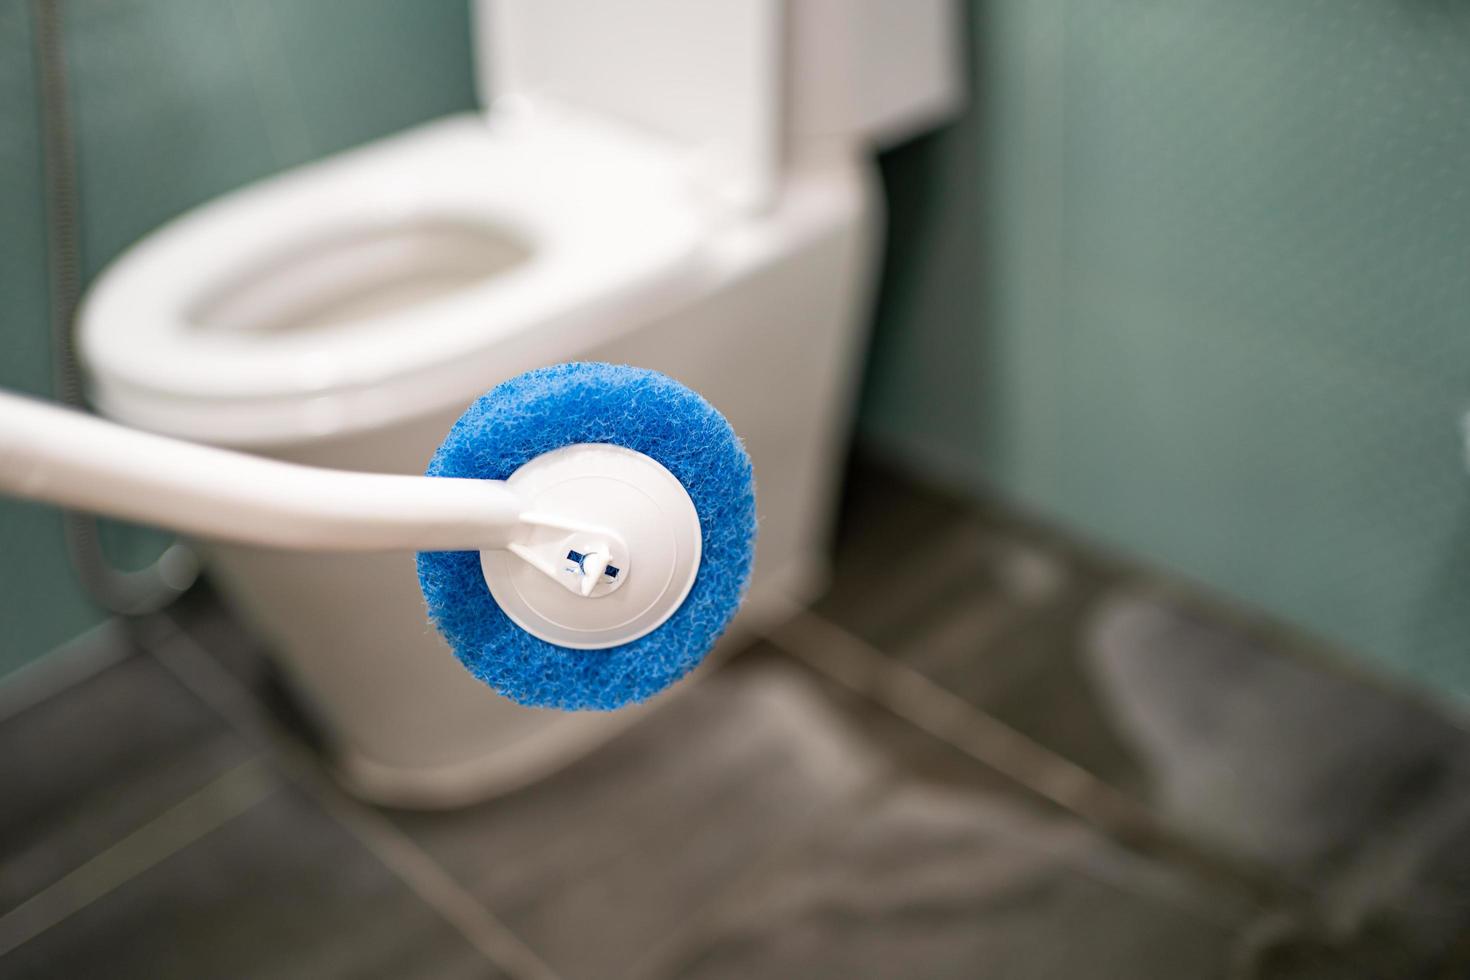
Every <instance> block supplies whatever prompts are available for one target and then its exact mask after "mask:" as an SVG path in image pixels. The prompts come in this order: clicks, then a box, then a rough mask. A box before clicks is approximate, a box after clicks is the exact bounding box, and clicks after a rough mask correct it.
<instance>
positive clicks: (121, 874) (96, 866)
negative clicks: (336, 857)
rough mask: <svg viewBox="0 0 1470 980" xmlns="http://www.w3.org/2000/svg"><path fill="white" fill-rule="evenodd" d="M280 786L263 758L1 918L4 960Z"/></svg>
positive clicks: (213, 783) (202, 791)
mask: <svg viewBox="0 0 1470 980" xmlns="http://www.w3.org/2000/svg"><path fill="white" fill-rule="evenodd" d="M279 786H280V783H279V781H278V779H277V778H276V776H275V774H274V773H272V772H271V771H270V769H269V768H268V767H267V765H266V763H265V761H264V760H263V759H262V758H261V757H260V756H259V755H256V756H254V757H252V758H250V759H248V760H246V761H245V762H242V763H240V764H239V765H237V766H235V767H234V768H233V769H230V770H229V771H227V772H225V773H223V774H222V775H220V776H218V777H217V778H215V779H213V780H211V781H210V782H209V783H208V784H206V785H205V786H202V787H200V788H199V789H197V790H195V791H194V792H193V793H191V794H189V795H188V796H187V797H185V798H184V799H182V800H180V801H179V802H177V803H175V804H174V805H173V806H171V807H169V808H168V809H166V810H164V811H163V812H162V813H160V814H158V815H157V816H155V817H154V818H152V819H151V820H149V821H148V822H147V823H144V824H143V825H142V826H140V827H138V828H137V829H135V830H133V831H132V832H131V833H129V834H128V835H127V836H126V837H123V838H122V839H121V840H119V841H117V842H116V843H114V844H112V845H110V846H109V847H107V848H105V849H104V850H103V851H101V852H100V853H98V854H96V855H93V856H92V857H91V858H89V859H88V860H87V861H86V862H84V863H83V864H82V865H81V866H80V867H77V868H75V869H73V870H72V871H69V872H68V873H67V874H65V875H63V876H62V877H61V878H60V879H58V880H57V881H55V882H53V883H52V884H50V885H47V886H46V887H45V888H43V889H41V890H40V891H39V892H37V893H36V894H34V895H32V896H31V897H30V898H28V899H26V900H25V901H24V902H22V903H21V904H20V905H18V906H16V907H15V908H14V909H12V910H10V911H9V912H7V913H5V915H3V916H0V956H4V955H5V954H7V953H10V952H12V951H13V950H15V949H17V948H19V947H20V946H22V945H24V944H25V943H27V942H29V941H31V940H32V939H35V938H36V937H37V936H39V935H41V934H42V933H44V932H45V931H47V930H48V929H51V928H52V927H53V926H56V925H59V924H60V923H62V922H63V921H65V920H66V919H68V918H70V917H71V916H72V915H74V914H76V913H77V912H80V911H82V910H83V909H85V908H86V907H87V906H89V905H91V904H92V903H93V902H96V901H97V900H99V899H101V898H104V897H105V896H107V895H108V894H110V893H112V892H113V891H116V890H117V889H118V888H121V887H122V886H123V885H126V884H127V883H128V882H129V881H132V880H133V879H134V878H137V877H138V876H139V875H141V874H143V873H145V872H147V871H148V870H150V869H151V868H154V867H156V866H158V865H159V864H162V863H163V862H164V861H166V860H168V859H169V858H170V857H172V856H174V855H175V854H177V853H179V852H180V851H182V850H184V848H186V847H188V846H189V845H190V844H193V843H195V842H196V841H198V840H200V839H201V838H203V837H205V836H207V835H208V834H210V833H211V832H213V831H215V830H218V829H219V828H220V827H223V826H224V825H225V824H227V823H229V822H230V821H232V820H234V819H235V818H236V817H238V816H240V815H242V814H244V813H246V812H247V811H249V810H250V809H251V808H253V807H254V806H256V805H257V804H259V803H260V802H262V801H263V800H265V799H266V798H267V797H269V796H270V795H271V793H273V792H274V791H275V790H276V789H277V788H278V787H279Z"/></svg>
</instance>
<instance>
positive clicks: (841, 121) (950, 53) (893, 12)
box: [783, 0, 966, 148]
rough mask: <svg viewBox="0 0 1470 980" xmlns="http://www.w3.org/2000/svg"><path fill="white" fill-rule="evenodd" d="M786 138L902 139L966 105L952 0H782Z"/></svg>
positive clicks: (958, 17)
mask: <svg viewBox="0 0 1470 980" xmlns="http://www.w3.org/2000/svg"><path fill="white" fill-rule="evenodd" d="M786 7H787V10H786V33H787V37H788V38H789V40H788V44H787V48H786V78H785V81H784V86H783V87H784V91H785V93H786V99H785V102H786V127H787V131H788V133H789V134H790V137H791V138H795V139H802V138H807V137H818V138H821V137H847V138H850V139H853V140H856V141H861V142H864V143H866V144H868V145H870V146H874V147H878V148H881V147H885V146H890V145H892V144H894V143H899V142H902V141H903V140H906V139H908V138H910V137H911V136H915V135H917V134H919V133H921V132H923V131H925V130H927V129H931V128H933V127H935V126H937V125H939V124H940V123H942V122H945V121H947V120H948V119H950V118H953V117H954V116H956V115H958V114H959V112H960V111H961V109H963V107H964V100H965V88H966V86H965V78H964V24H963V17H962V12H961V10H960V8H959V4H958V3H957V2H956V0H787V3H786Z"/></svg>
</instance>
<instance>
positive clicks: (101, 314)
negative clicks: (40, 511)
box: [78, 109, 705, 445]
mask: <svg viewBox="0 0 1470 980" xmlns="http://www.w3.org/2000/svg"><path fill="white" fill-rule="evenodd" d="M703 220H705V219H704V218H702V217H701V207H700V204H699V201H698V195H697V193H696V192H695V191H694V190H693V189H692V188H691V186H690V181H689V180H688V179H687V177H686V175H685V167H684V161H683V160H681V157H680V153H679V152H678V150H677V149H676V148H675V147H673V146H670V145H667V144H662V143H659V142H657V141H656V140H654V139H652V138H650V137H648V136H646V135H644V134H640V133H635V132H631V131H627V130H624V129H622V128H620V127H618V126H616V124H611V123H609V122H606V121H603V120H597V119H590V118H578V117H575V116H570V115H565V114H552V113H549V112H548V111H546V110H544V109H543V110H541V111H540V112H538V113H537V114H536V115H535V116H524V117H523V116H517V115H515V114H510V113H496V114H494V115H492V117H491V119H490V120H489V121H487V119H486V118H485V117H483V116H463V117H454V118H450V119H445V120H440V121H438V122H435V123H430V124H428V125H427V126H424V127H419V128H418V129H415V130H410V131H407V132H404V133H401V134H398V135H395V136H393V137H390V138H388V139H385V140H382V141H379V142H377V143H373V144H370V145H368V146H365V147H362V148H360V149H358V150H354V151H350V152H348V153H344V154H340V155H338V156H336V157H332V158H330V159H328V160H325V161H322V162H320V163H317V164H313V165H309V166H306V167H302V168H299V169H297V170H293V171H290V172H288V173H286V174H283V175H281V176H279V177H276V178H274V179H272V180H269V181H266V182H264V183H261V184H258V185H255V186H252V187H249V188H246V189H244V190H241V191H237V192H235V193H233V194H230V195H227V196H226V197H223V198H220V199H218V200H217V201H215V202H213V203H211V204H209V205H206V206H205V207H202V208H200V209H197V210H195V211H192V212H190V213H188V214H186V215H184V216H182V217H181V218H179V219H177V220H175V221H174V222H173V223H172V224H170V225H168V226H166V227H165V228H163V229H162V230H160V231H159V232H158V233H156V234H155V235H152V236H150V237H149V238H148V239H146V240H145V241H144V242H142V243H141V244H139V245H138V246H136V247H134V248H133V249H132V250H130V251H129V252H128V253H126V254H125V255H124V256H123V257H122V258H121V259H119V260H118V261H117V262H116V263H114V265H113V266H111V267H110V268H109V269H108V270H107V271H106V272H104V274H103V275H102V277H101V278H100V279H99V281H98V282H97V283H96V284H95V285H94V287H93V288H92V290H91V292H90V294H89V296H88V298H87V301H86V303H85V304H84V306H83V308H82V310H81V311H80V316H79V321H78V331H79V346H80V350H81V353H82V356H83V359H84V362H85V363H86V365H87V366H88V368H89V370H90V374H91V378H92V394H93V398H94V400H95V401H96V402H97V404H98V406H99V407H100V408H101V409H102V410H103V411H104V412H106V413H107V414H109V415H111V416H113V417H116V418H118V419H121V420H123V421H125V422H129V423H131V424H134V425H138V426H141V427H144V428H149V429H153V430H156V431H163V432H168V433H170V434H174V435H179V436H183V437H186V438H194V439H200V440H204V441H209V442H216V443H226V444H233V445H269V444H273V443H284V442H291V441H296V440H300V439H302V438H312V437H325V436H330V435H335V434H339V433H343V432H347V431H354V430H357V429H362V428H369V427H373V426H378V425H381V424H383V423H384V422H386V421H392V420H394V419H399V418H411V417H413V416H415V415H419V414H424V413H428V412H431V411H436V410H440V409H444V408H447V407H451V406H455V405H462V404H465V403H467V402H468V401H469V400H471V399H473V398H474V397H476V396H477V395H479V394H480V393H482V392H483V391H485V390H486V389H488V388H489V387H491V386H493V385H494V384H495V383H497V382H499V381H500V380H503V379H504V378H506V377H509V376H510V375H513V374H515V373H518V372H519V371H521V370H523V369H525V368H527V367H531V366H534V365H536V364H539V363H544V362H546V361H549V360H554V359H557V358H558V356H559V353H560V355H564V354H565V352H566V351H567V350H575V349H578V346H579V345H578V337H579V336H584V335H585V336H586V337H588V338H589V339H591V338H595V337H602V336H606V335H608V333H609V332H610V331H615V330H616V329H617V328H618V326H619V324H622V323H625V322H626V323H627V324H629V325H630V326H631V325H635V324H637V323H639V322H645V321H646V320H647V319H648V318H649V317H651V316H655V315H657V314H658V313H659V312H661V311H664V310H668V309H671V308H672V307H673V306H675V305H677V304H678V303H679V302H680V301H681V300H682V299H683V298H685V297H687V296H689V295H691V293H692V291H694V290H695V289H697V287H698V280H699V274H700V265H699V263H698V262H697V261H696V260H697V259H698V249H697V245H698V243H699V242H700V241H701V238H702V236H701V235H700V225H701V222H702V221H703ZM413 261H420V262H428V263H430V264H431V265H432V264H434V263H440V264H443V265H444V266H445V267H446V268H447V269H448V270H449V272H450V273H452V274H453V275H451V276H450V277H449V280H446V281H448V285H447V286H446V285H445V282H441V281H438V280H434V279H433V278H432V277H430V278H429V279H426V280H424V282H420V281H418V280H412V281H409V280H405V282H406V283H407V285H405V286H403V287H402V288H404V289H407V290H409V291H410V292H412V291H413V290H418V291H419V293H420V294H415V295H412V296H410V297H409V298H404V297H402V296H398V297H396V298H395V296H394V295H392V290H391V289H386V290H383V292H384V295H383V296H382V297H376V298H375V300H374V301H375V302H377V303H378V306H379V307H380V308H378V309H373V308H354V306H353V304H354V302H356V299H357V293H358V292H360V290H359V288H358V287H359V286H360V285H361V284H359V283H357V282H356V281H355V280H354V278H353V277H354V276H362V277H363V278H364V280H367V279H370V278H371V277H372V276H373V275H376V274H377V272H383V273H384V274H385V275H391V274H392V273H393V272H394V269H395V268H397V266H398V265H402V264H404V263H409V264H411V263H412V262H413ZM476 263H480V264H481V265H482V266H483V268H480V267H479V266H476ZM425 268H426V269H428V271H431V272H437V271H439V270H438V267H437V266H434V268H432V269H429V267H428V266H426V267H425ZM242 270H245V272H244V273H243V274H242ZM364 270H367V272H366V274H365V275H364ZM421 271H422V270H421ZM411 272H412V270H411V269H410V273H411ZM481 272H483V273H484V274H483V275H479V273H481ZM454 275H457V276H458V277H459V279H457V280H456V279H454V278H453V276H454ZM440 279H444V277H443V276H441V277H440ZM425 283H427V286H425ZM369 285H371V283H369ZM428 287H432V288H431V289H429V293H428V294H427V295H423V294H421V293H422V291H423V289H425V288H428ZM395 288H397V287H395ZM312 290H318V291H320V292H322V293H323V294H324V295H330V296H335V297H336V299H337V300H340V301H342V302H341V303H339V306H340V307H341V308H339V309H337V310H336V312H335V314H334V315H332V316H325V317H323V316H316V315H315V314H313V312H312V309H311V306H312V302H313V301H314V297H313V295H312V294H311V293H312ZM334 291H335V292H334ZM293 304H294V307H293ZM358 306H359V307H360V306H361V304H360V303H359V304H358ZM283 311H284V313H283ZM283 316H284V320H283ZM293 316H294V317H295V321H294V322H291V321H292V317H293ZM314 316H315V320H314V319H313V317H314ZM283 323H284V325H283ZM558 352H559V353H558Z"/></svg>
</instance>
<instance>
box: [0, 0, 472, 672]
mask: <svg viewBox="0 0 1470 980" xmlns="http://www.w3.org/2000/svg"><path fill="white" fill-rule="evenodd" d="M65 10H66V21H65V35H66V39H67V58H68V67H69V70H70V73H71V93H72V111H73V115H74V122H75V126H76V131H77V143H78V164H79V172H80V183H81V194H82V206H81V218H82V233H83V247H84V250H85V268H86V271H87V273H88V274H89V275H90V274H92V273H95V272H96V271H97V270H98V269H100V268H101V267H102V266H103V265H104V264H106V263H107V262H108V261H109V260H110V259H111V258H113V257H114V256H115V255H116V254H117V253H118V252H119V251H121V250H122V249H123V248H125V247H127V245H129V244H130V243H131V242H133V241H135V240H136V239H137V238H139V237H140V236H142V235H144V234H146V233H147V232H149V231H150V230H152V229H153V228H155V227H157V226H158V225H159V224H160V223H162V222H163V221H165V220H167V219H169V218H171V217H173V216H174V215H176V214H178V213H179V212H181V211H183V210H185V209H186V208H188V207H190V206H192V205H195V204H198V203H200V202H202V201H204V200H207V199H208V198H210V197H213V196H215V195H217V194H219V193H221V192H223V191H227V190H229V189H231V188H233V187H237V186H239V185H241V184H244V183H247V182H249V181H251V180H254V179H256V178H259V177H261V176H264V175H266V174H269V173H272V172H274V171H277V170H280V169H282V168H285V167H289V166H291V165H293V164H298V163H301V162H303V161H306V160H310V159H313V158H315V157H320V156H323V155H326V154H329V153H332V152H334V151H336V150H340V149H343V148H345V147H348V146H351V145H353V144H356V143H361V142H364V141H366V140H370V139H373V138H374V137H377V136H381V135H384V134H386V133H389V132H392V131H394V130H397V129H401V128H403V127H405V126H409V125H412V124H414V123H416V122H419V121H422V120H425V119H431V118H433V117H435V116H439V115H444V114H446V113H450V112H457V111H461V110H464V109H468V108H470V107H471V106H473V104H474V93H473V82H472V67H471V55H470V45H469V24H468V11H467V4H466V3H465V0H413V2H405V0H310V2H297V0H69V2H68V3H67V4H66V6H65ZM31 31H32V24H31V20H30V4H29V3H25V2H21V0H11V2H8V3H4V4H0V91H3V92H5V94H6V96H7V97H6V98H5V99H3V100H0V296H3V297H4V300H5V302H4V304H3V306H0V386H3V387H5V388H10V389H18V390H22V391H28V392H34V393H38V394H40V393H44V392H45V391H46V390H47V387H48V383H49V377H50V366H49V354H48V345H49V341H48V339H47V338H48V334H47V326H46V317H47V298H46V278H45V263H44V255H45V252H44V241H45V239H44V235H45V224H44V221H45V216H44V214H43V211H42V205H41V202H42V192H41V169H40V167H41V161H40V148H39V140H38V131H37V117H36V98H35V81H34V79H35V68H34V63H33V60H32V33H31ZM60 535H61V531H60V522H59V520H58V518H57V515H56V514H55V513H54V512H52V511H51V510H50V509H48V508H44V507H39V506H32V505H25V504H16V503H13V502H7V501H0V556H3V557H0V674H3V673H5V672H6V671H8V670H10V669H12V668H14V667H16V666H19V665H20V664H22V663H24V662H26V661H27V660H29V659H31V658H33V657H35V656H36V655H37V654H39V653H42V652H44V651H45V650H47V649H49V648H51V647H53V646H55V645H56V644H57V643H60V642H62V641H64V640H66V639H67V638H69V637H71V636H74V635H75V634H77V633H78V632H80V631H81V630H82V629H84V628H86V627H87V626H88V625H90V624H91V623H93V622H95V621H96V620H97V619H98V618H100V614H99V613H98V612H97V611H96V610H94V609H93V608H92V607H91V606H90V605H89V604H88V603H87V601H86V600H85V598H84V597H83V596H82V595H81V593H80V591H79V589H78V588H77V586H76V585H75V582H74V579H73V577H72V575H71V573H70V571H69V570H68V568H67V566H66V561H65V556H64V554H63V552H62V550H61V544H60V542H61V537H60ZM109 539H110V540H109V544H110V545H111V546H112V548H113V550H114V551H115V552H116V553H117V555H118V557H119V558H120V559H121V560H123V561H125V562H132V563H134V564H136V563H139V562H142V561H145V560H147V558H148V557H149V553H150V551H151V550H152V549H154V548H156V540H155V539H154V538H153V537H152V536H150V535H145V534H141V533H138V532H131V531H126V530H124V531H120V532H115V533H113V534H111V535H109Z"/></svg>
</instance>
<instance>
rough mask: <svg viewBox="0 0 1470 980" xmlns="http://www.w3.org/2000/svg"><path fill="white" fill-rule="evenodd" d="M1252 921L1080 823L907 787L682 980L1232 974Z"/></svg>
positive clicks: (733, 928)
mask: <svg viewBox="0 0 1470 980" xmlns="http://www.w3.org/2000/svg"><path fill="white" fill-rule="evenodd" d="M1246 911H1247V910H1245V909H1240V908H1236V909H1231V910H1226V909H1225V908H1223V907H1222V906H1221V905H1220V904H1219V903H1218V902H1217V901H1215V900H1214V899H1213V898H1210V899H1205V898H1204V897H1203V896H1200V895H1198V894H1196V893H1195V891H1194V886H1193V885H1192V884H1191V883H1189V882H1186V881H1184V880H1182V879H1179V878H1176V877H1174V876H1172V875H1171V874H1170V873H1168V872H1167V871H1164V870H1162V869H1160V868H1159V867H1157V866H1153V865H1150V864H1148V863H1146V862H1143V861H1141V860H1139V859H1137V858H1133V857H1130V856H1129V855H1127V854H1126V853H1124V852H1122V851H1120V850H1119V849H1117V848H1116V847H1115V846H1114V845H1112V844H1110V843H1109V842H1107V841H1106V840H1104V839H1102V838H1100V837H1098V836H1097V835H1095V834H1093V833H1091V832H1089V831H1087V830H1086V829H1084V828H1083V827H1081V826H1080V825H1078V824H1077V823H1076V822H1075V821H1070V820H1066V819H1060V818H1055V817H1047V816H1043V815H1041V814H1039V813H1037V812H1035V811H1031V810H1025V809H1019V808H1017V807H1016V806H1015V805H1014V804H1012V803H1009V802H1005V801H1002V800H999V799H998V798H996V797H994V796H991V795H986V794H979V793H973V792H957V791H954V790H936V789H934V788H932V787H927V786H923V785H913V784H910V785H906V786H903V787H900V788H898V789H896V790H895V791H894V792H892V793H890V794H888V795H887V796H885V797H884V798H883V799H881V800H880V801H879V802H877V803H876V805H874V806H873V807H871V808H870V809H868V810H866V811H863V812H861V813H859V814H856V815H854V819H853V820H852V821H851V822H850V824H849V826H848V827H847V828H846V830H845V832H844V833H841V834H836V835H833V836H831V837H827V838H824V839H823V840H821V841H820V842H819V843H818V844H817V845H816V846H814V847H813V848H811V849H810V850H809V851H808V852H807V853H806V854H804V855H803V856H802V857H801V858H800V859H799V860H797V861H793V862H791V863H789V864H788V865H786V866H784V867H782V868H781V869H780V870H779V871H778V872H776V873H774V874H772V875H771V876H769V877H768V878H767V879H765V880H763V881H762V882H760V883H759V885H757V886H755V887H750V888H747V889H745V890H744V892H743V893H742V894H741V895H740V896H738V898H737V899H736V900H735V901H732V902H731V903H730V905H729V907H728V908H726V909H725V910H724V911H723V912H722V914H721V915H720V916H719V917H718V918H717V920H716V921H715V922H714V923H713V924H712V925H711V926H710V927H709V928H708V929H707V930H706V931H705V933H704V934H703V935H702V936H701V937H700V940H699V941H698V942H697V943H695V944H694V945H693V948H691V949H690V950H689V951H688V955H687V957H686V958H685V960H684V961H683V962H682V964H681V965H680V966H679V967H678V968H677V970H676V971H675V972H676V973H677V975H679V976H683V977H690V978H699V980H714V978H723V977H731V978H734V977H803V978H821V977H834V978H836V977H841V978H844V980H846V978H863V977H885V978H886V977H915V978H931V977H934V978H937V977H955V978H961V977H963V978H971V977H980V976H984V977H997V978H1063V977H1067V978H1070V977H1119V978H1129V980H1147V978H1151V977H1159V978H1169V980H1174V978H1179V977H1190V978H1204V977H1212V976H1223V975H1225V971H1226V969H1227V967H1228V964H1229V962H1230V957H1231V949H1232V946H1233V943H1234V934H1235V932H1236V930H1237V929H1238V927H1239V926H1240V924H1241V922H1242V921H1243V917H1244V915H1245V913H1246Z"/></svg>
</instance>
